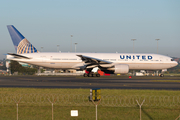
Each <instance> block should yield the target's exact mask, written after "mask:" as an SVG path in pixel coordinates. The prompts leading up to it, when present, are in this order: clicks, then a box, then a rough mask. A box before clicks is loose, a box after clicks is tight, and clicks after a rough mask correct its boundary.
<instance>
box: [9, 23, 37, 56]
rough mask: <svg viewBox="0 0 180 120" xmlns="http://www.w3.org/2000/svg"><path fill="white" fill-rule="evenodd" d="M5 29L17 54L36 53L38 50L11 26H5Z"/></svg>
mask: <svg viewBox="0 0 180 120" xmlns="http://www.w3.org/2000/svg"><path fill="white" fill-rule="evenodd" d="M7 28H8V31H9V34H10V36H11V39H12V41H13V44H14V47H15V50H16V52H17V54H23V53H36V52H38V50H37V49H36V48H35V47H34V46H33V45H32V44H31V43H30V42H29V41H28V40H27V39H26V38H25V37H24V36H23V35H22V34H21V33H20V32H19V31H18V30H17V29H16V28H15V27H14V26H13V25H7Z"/></svg>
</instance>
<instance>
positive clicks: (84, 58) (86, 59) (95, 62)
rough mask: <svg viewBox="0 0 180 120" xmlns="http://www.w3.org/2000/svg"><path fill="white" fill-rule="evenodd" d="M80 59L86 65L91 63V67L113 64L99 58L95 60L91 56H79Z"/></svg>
mask: <svg viewBox="0 0 180 120" xmlns="http://www.w3.org/2000/svg"><path fill="white" fill-rule="evenodd" d="M77 56H78V57H80V58H81V60H82V61H84V62H85V63H87V64H88V63H89V64H91V65H100V64H111V63H112V62H109V61H106V60H101V59H98V58H93V57H89V56H84V55H77Z"/></svg>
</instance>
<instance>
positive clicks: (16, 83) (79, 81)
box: [0, 76, 180, 90]
mask: <svg viewBox="0 0 180 120" xmlns="http://www.w3.org/2000/svg"><path fill="white" fill-rule="evenodd" d="M156 80H158V81H156ZM166 81H168V82H166ZM171 81H172V82H171ZM173 81H176V82H173ZM0 87H24V88H88V89H89V88H101V89H156V90H180V77H163V78H162V77H134V76H133V77H132V78H128V76H115V77H111V76H107V77H82V76H0Z"/></svg>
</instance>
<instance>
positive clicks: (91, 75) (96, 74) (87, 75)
mask: <svg viewBox="0 0 180 120" xmlns="http://www.w3.org/2000/svg"><path fill="white" fill-rule="evenodd" d="M83 76H84V77H100V74H99V73H88V74H87V73H84V75H83Z"/></svg>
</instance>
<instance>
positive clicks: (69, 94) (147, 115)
mask: <svg viewBox="0 0 180 120" xmlns="http://www.w3.org/2000/svg"><path fill="white" fill-rule="evenodd" d="M0 95H1V96H0V104H1V105H0V113H1V114H0V119H2V120H12V119H16V109H17V107H16V104H15V102H14V101H13V100H12V99H13V98H14V99H17V100H18V99H19V98H20V97H22V100H21V101H20V103H19V105H18V108H19V109H18V110H19V120H50V119H52V118H51V116H52V104H51V103H50V102H49V101H48V100H47V98H49V99H51V100H53V97H54V98H55V97H57V96H58V99H57V101H56V102H55V103H54V120H92V119H95V106H94V105H93V104H92V102H89V101H88V98H87V96H89V89H38V88H37V89H36V88H0ZM46 95H47V96H46ZM50 95H52V96H50ZM53 95H54V96H53ZM44 96H46V97H47V98H46V97H44ZM101 96H102V101H101V103H100V104H99V105H98V120H132V119H133V120H135V119H137V120H138V119H139V107H138V106H137V104H136V102H135V103H134V104H133V105H130V106H128V107H126V105H125V106H123V105H120V106H119V104H122V103H127V104H130V103H131V102H132V100H133V99H134V98H136V96H138V97H137V99H138V101H139V102H142V100H143V99H144V97H142V99H141V96H146V97H145V98H146V100H145V102H144V104H143V106H142V119H143V120H170V119H175V118H177V117H178V116H179V114H180V91H173V90H117V89H114V90H113V89H101ZM119 96H120V99H119V98H118V97H119ZM133 96H135V97H133ZM153 96H155V97H153ZM160 96H162V97H160ZM64 98H65V99H64ZM132 98H133V99H132ZM43 99H44V100H43ZM121 99H122V100H123V101H121V102H120V103H119V102H117V100H118V101H119V100H121ZM3 102H4V103H3ZM111 102H112V103H113V104H112V103H111ZM155 104H156V105H155ZM157 105H158V106H157ZM169 105H171V106H169ZM70 110H78V113H79V116H78V117H71V116H70Z"/></svg>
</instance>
